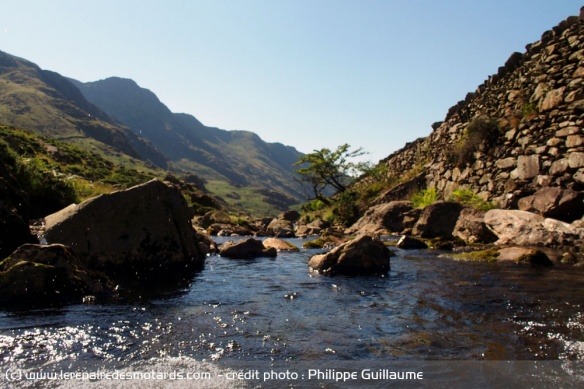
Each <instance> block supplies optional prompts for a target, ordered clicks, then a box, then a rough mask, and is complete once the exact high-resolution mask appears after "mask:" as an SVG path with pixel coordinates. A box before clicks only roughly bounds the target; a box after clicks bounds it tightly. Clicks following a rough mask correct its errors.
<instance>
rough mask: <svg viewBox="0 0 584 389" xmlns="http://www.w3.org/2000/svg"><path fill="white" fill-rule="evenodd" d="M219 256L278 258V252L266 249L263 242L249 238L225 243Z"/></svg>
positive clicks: (271, 248) (273, 249)
mask: <svg viewBox="0 0 584 389" xmlns="http://www.w3.org/2000/svg"><path fill="white" fill-rule="evenodd" d="M219 255H220V256H222V257H225V258H232V259H252V258H257V257H276V256H277V255H278V251H277V250H276V249H275V248H273V247H269V248H266V247H264V244H263V243H262V241H261V240H257V239H254V238H249V239H246V240H242V241H239V242H231V241H230V242H225V243H223V244H222V245H221V248H220V250H219Z"/></svg>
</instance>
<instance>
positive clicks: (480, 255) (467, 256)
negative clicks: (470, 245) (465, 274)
mask: <svg viewBox="0 0 584 389" xmlns="http://www.w3.org/2000/svg"><path fill="white" fill-rule="evenodd" d="M448 256H449V257H450V258H452V259H455V260H457V261H469V262H470V261H473V262H497V258H498V257H499V249H496V248H492V249H487V250H480V251H471V252H468V253H460V254H449V255H448Z"/></svg>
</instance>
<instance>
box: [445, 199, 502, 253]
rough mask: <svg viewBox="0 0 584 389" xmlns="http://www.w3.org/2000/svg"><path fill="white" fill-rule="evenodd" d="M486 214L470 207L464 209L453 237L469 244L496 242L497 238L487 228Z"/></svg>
mask: <svg viewBox="0 0 584 389" xmlns="http://www.w3.org/2000/svg"><path fill="white" fill-rule="evenodd" d="M485 213H486V212H485V211H481V210H478V209H474V208H470V207H465V208H463V209H462V211H461V212H460V216H459V217H458V220H457V221H456V225H455V226H454V231H453V232H452V235H453V236H455V237H457V238H460V239H462V240H463V241H464V242H466V243H468V244H474V243H493V242H495V241H496V240H497V236H496V235H495V234H494V233H493V232H492V231H491V230H489V228H488V227H487V224H486V223H485Z"/></svg>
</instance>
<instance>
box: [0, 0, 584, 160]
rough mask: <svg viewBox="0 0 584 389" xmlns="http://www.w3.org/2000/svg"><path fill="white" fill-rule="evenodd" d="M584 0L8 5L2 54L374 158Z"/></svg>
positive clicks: (424, 129)
mask: <svg viewBox="0 0 584 389" xmlns="http://www.w3.org/2000/svg"><path fill="white" fill-rule="evenodd" d="M582 5H584V4H582V3H580V2H578V1H572V0H547V1H541V0H383V1H382V0H229V1H224V0H205V1H203V0H164V1H149V0H131V1H130V0H86V1H78V0H42V1H40V0H25V1H22V0H2V6H1V9H0V50H2V51H5V52H8V53H10V54H13V55H16V56H19V57H22V58H25V59H28V60H30V61H32V62H34V63H36V64H37V65H39V66H40V67H41V68H43V69H48V70H53V71H56V72H58V73H60V74H62V75H64V76H67V77H72V78H75V79H77V80H80V81H95V80H99V79H103V78H107V77H110V76H119V77H125V78H131V79H133V80H135V81H136V82H137V83H138V84H139V85H140V86H142V87H144V88H147V89H150V90H152V91H153V92H154V93H156V95H158V97H159V98H160V100H161V101H162V102H163V103H165V104H166V105H167V106H168V107H169V108H170V109H171V110H172V111H174V112H186V113H190V114H192V115H194V116H195V117H197V118H198V119H199V120H200V121H202V122H203V123H204V124H206V125H208V126H214V127H220V128H223V129H228V130H235V129H241V130H250V131H254V132H256V133H257V134H258V135H260V136H261V137H262V138H263V139H264V140H266V141H269V142H281V143H284V144H287V145H292V146H295V147H296V148H298V149H299V150H300V151H303V152H311V151H312V150H314V149H320V148H323V147H327V148H331V149H334V148H336V147H337V146H338V145H340V144H343V143H349V144H350V145H352V146H354V147H363V148H364V149H365V150H366V151H368V152H370V155H369V159H371V160H372V161H377V160H379V159H381V158H384V157H386V156H387V155H389V154H390V153H392V152H393V151H395V150H397V149H399V148H401V147H403V145H404V144H405V143H406V142H409V141H412V140H414V139H416V138H418V137H420V136H426V135H428V134H429V133H430V132H431V127H430V125H431V124H432V123H433V122H435V121H440V120H443V119H444V117H445V115H446V112H447V110H448V108H450V107H451V106H452V105H454V104H455V103H456V102H457V101H459V100H461V99H463V98H464V96H465V95H466V93H467V92H471V91H474V90H475V89H476V87H477V86H478V85H480V84H481V83H482V82H483V81H484V80H485V79H486V78H487V77H488V76H489V75H491V74H493V73H496V72H497V68H498V67H499V66H501V65H503V64H504V63H505V61H506V60H507V59H508V58H509V56H510V55H511V53H512V52H514V51H520V52H524V51H525V45H526V44H528V43H532V42H535V41H537V40H539V39H540V37H541V34H542V33H543V32H544V31H546V30H549V29H551V28H552V27H554V26H555V25H557V24H558V23H559V22H560V21H561V20H563V19H566V18H567V17H568V16H570V15H577V14H578V13H579V10H580V7H581V6H582Z"/></svg>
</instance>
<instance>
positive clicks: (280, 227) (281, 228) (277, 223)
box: [266, 218, 295, 238]
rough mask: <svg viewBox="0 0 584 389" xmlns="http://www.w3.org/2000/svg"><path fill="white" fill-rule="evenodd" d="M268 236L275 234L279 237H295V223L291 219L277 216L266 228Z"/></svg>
mask: <svg viewBox="0 0 584 389" xmlns="http://www.w3.org/2000/svg"><path fill="white" fill-rule="evenodd" d="M266 233H267V235H268V236H275V237H278V238H293V237H294V236H295V234H294V224H293V223H292V222H291V221H290V220H286V219H280V218H275V219H273V220H272V221H271V222H270V224H268V227H267V228H266Z"/></svg>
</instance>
